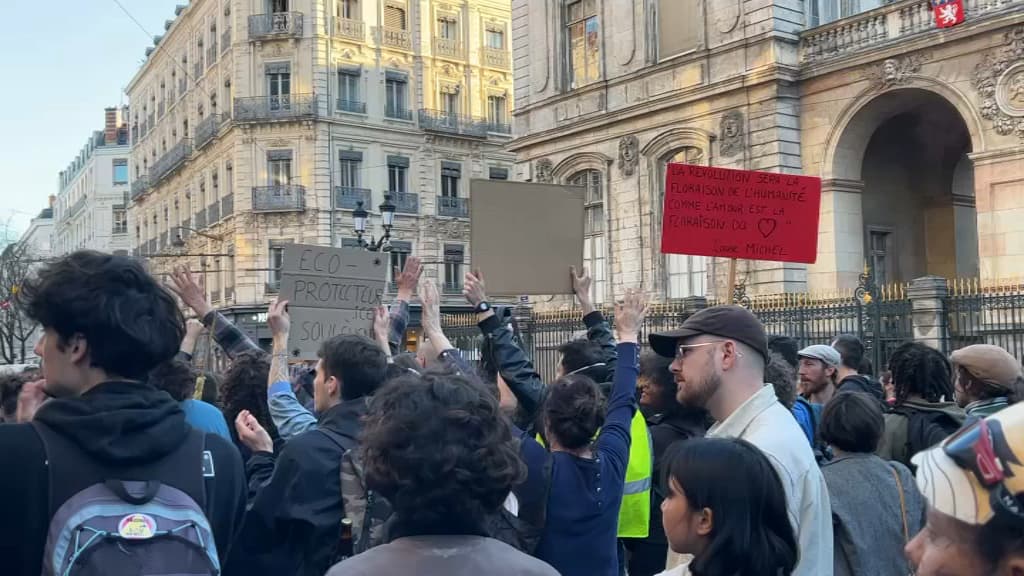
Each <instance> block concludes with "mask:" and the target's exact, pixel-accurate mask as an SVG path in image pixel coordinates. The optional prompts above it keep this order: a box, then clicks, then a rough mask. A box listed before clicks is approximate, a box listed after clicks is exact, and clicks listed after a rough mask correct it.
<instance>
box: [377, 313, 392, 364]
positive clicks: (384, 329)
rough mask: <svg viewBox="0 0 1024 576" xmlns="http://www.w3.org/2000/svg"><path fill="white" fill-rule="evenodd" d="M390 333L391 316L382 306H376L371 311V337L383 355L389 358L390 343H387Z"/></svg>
mask: <svg viewBox="0 0 1024 576" xmlns="http://www.w3.org/2000/svg"><path fill="white" fill-rule="evenodd" d="M390 332H391V315H390V314H388V309H387V308H385V307H384V306H378V307H377V308H376V309H375V310H374V311H373V335H374V337H375V338H376V340H377V343H378V344H380V346H381V348H383V349H384V353H385V354H387V355H388V356H391V343H390V342H388V336H390Z"/></svg>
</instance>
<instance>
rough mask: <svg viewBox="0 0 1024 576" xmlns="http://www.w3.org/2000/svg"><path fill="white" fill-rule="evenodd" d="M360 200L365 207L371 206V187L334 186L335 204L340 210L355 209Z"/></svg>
mask: <svg viewBox="0 0 1024 576" xmlns="http://www.w3.org/2000/svg"><path fill="white" fill-rule="evenodd" d="M360 202H362V203H363V208H366V209H369V208H370V189H369V188H352V187H349V186H335V187H334V205H335V206H336V207H337V208H338V209H339V210H355V209H356V207H357V206H358V204H359V203H360Z"/></svg>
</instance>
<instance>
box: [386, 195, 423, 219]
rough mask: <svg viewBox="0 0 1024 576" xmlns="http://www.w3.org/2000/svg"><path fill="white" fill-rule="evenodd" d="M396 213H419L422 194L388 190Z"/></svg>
mask: <svg viewBox="0 0 1024 576" xmlns="http://www.w3.org/2000/svg"><path fill="white" fill-rule="evenodd" d="M388 194H389V195H390V196H391V202H392V203H393V204H394V205H395V213H396V214H419V213H420V196H419V194H413V193H410V192H390V191H389V192H388Z"/></svg>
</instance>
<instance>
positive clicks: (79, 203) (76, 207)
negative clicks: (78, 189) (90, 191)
mask: <svg viewBox="0 0 1024 576" xmlns="http://www.w3.org/2000/svg"><path fill="white" fill-rule="evenodd" d="M88 199H89V197H88V195H86V194H82V197H81V198H79V199H78V200H75V203H74V204H72V205H71V207H70V208H68V212H67V216H65V218H74V217H75V216H77V215H78V213H79V212H81V211H82V208H85V202H86V200H88Z"/></svg>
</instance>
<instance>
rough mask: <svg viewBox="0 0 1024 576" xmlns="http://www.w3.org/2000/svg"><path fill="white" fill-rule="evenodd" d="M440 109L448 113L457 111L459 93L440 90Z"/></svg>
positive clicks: (456, 112)
mask: <svg viewBox="0 0 1024 576" xmlns="http://www.w3.org/2000/svg"><path fill="white" fill-rule="evenodd" d="M441 111H442V112H444V113H445V114H448V115H453V114H458V113H459V95H458V93H455V94H453V93H451V92H442V93H441Z"/></svg>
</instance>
